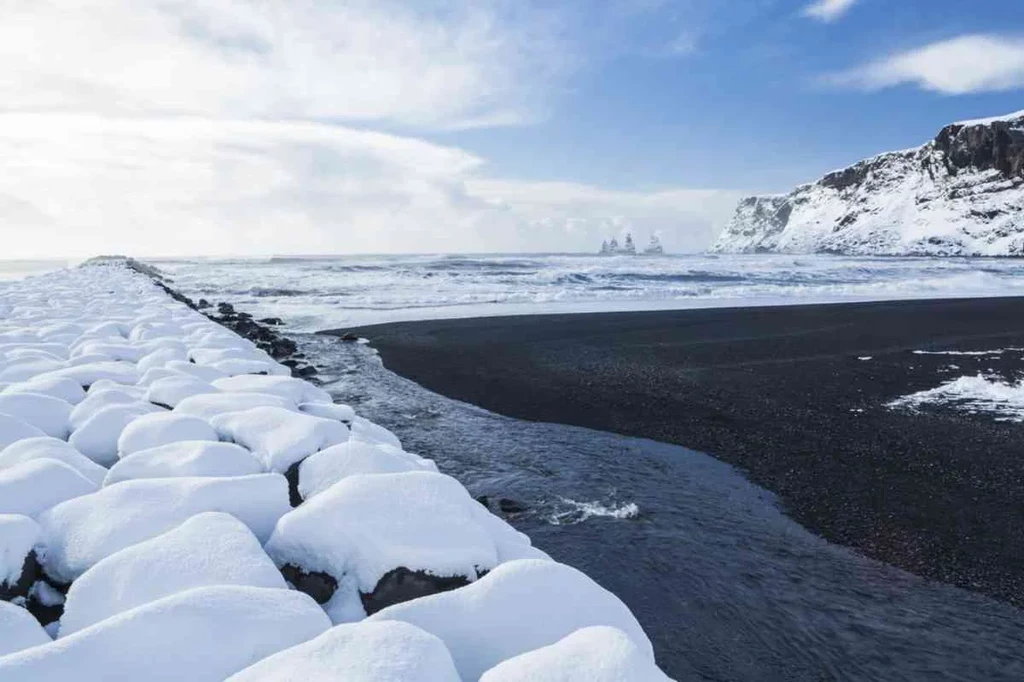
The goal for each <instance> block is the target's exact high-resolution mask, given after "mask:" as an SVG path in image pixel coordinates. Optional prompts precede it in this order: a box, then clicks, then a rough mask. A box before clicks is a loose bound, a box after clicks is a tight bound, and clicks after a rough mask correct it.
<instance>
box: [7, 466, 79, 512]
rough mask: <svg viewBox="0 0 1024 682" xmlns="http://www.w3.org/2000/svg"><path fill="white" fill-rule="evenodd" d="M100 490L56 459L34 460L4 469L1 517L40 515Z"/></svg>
mask: <svg viewBox="0 0 1024 682" xmlns="http://www.w3.org/2000/svg"><path fill="white" fill-rule="evenodd" d="M95 490H96V484H95V483H93V482H92V481H90V480H89V479H88V478H86V477H85V476H83V475H82V474H80V473H78V471H77V470H76V469H74V468H73V467H70V466H68V465H67V464H65V463H64V462H61V461H58V460H55V459H32V460H29V461H27V462H22V463H21V464H16V465H14V466H12V467H10V468H7V469H0V514H24V515H25V516H36V515H38V514H41V513H42V512H44V511H46V510H47V509H49V508H50V507H53V506H55V505H58V504H60V503H61V502H64V501H65V500H70V499H72V498H75V497H80V496H82V495H88V494H89V493H91V492H93V491H95Z"/></svg>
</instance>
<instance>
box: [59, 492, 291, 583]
mask: <svg viewBox="0 0 1024 682" xmlns="http://www.w3.org/2000/svg"><path fill="white" fill-rule="evenodd" d="M289 509H291V506H290V505H289V503H288V482H287V481H286V480H285V478H284V477H283V476H280V475H277V474H260V475H257V476H240V477H237V478H154V479H143V480H135V481H122V482H121V483H118V484H117V485H112V486H109V487H106V488H102V489H100V490H99V491H98V492H96V493H93V494H91V495H86V496H84V497H79V498H77V499H73V500H69V501H67V502H64V503H63V504H60V505H57V506H56V507H54V508H53V509H51V510H50V511H48V512H46V513H45V514H43V515H42V516H40V518H39V525H40V526H42V528H43V544H44V546H45V548H46V551H45V557H44V558H43V561H42V563H43V567H44V569H45V571H46V573H47V574H48V575H49V576H50V577H51V578H53V579H54V580H56V581H58V582H61V583H70V582H72V581H73V580H75V579H76V578H78V576H80V575H82V574H83V573H84V572H85V571H87V570H88V569H89V568H91V567H92V566H94V565H95V564H96V563H98V562H99V561H100V560H102V559H104V558H106V557H108V556H110V555H111V554H113V553H114V552H117V551H119V550H121V549H124V548H125V547H130V546H131V545H134V544H136V543H138V542H142V541H143V540H148V539H149V538H152V537H155V536H157V535H160V534H161V533H165V532H167V531H168V530H170V529H172V528H174V527H175V526H178V525H180V524H181V523H183V522H184V521H185V520H187V519H188V518H189V517H191V516H194V515H196V514H199V513H202V512H205V511H223V512H227V513H229V514H231V515H232V516H234V517H235V518H237V519H238V520H239V521H241V522H242V523H244V524H245V525H247V526H248V527H249V529H250V530H252V531H253V533H255V535H256V537H257V538H259V539H260V541H261V542H263V541H265V540H266V538H267V537H269V535H270V533H271V531H272V530H273V528H274V524H275V523H276V522H277V520H278V519H279V518H280V517H281V516H282V515H283V514H284V513H285V512H286V511H288V510H289Z"/></svg>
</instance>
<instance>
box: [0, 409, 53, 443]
mask: <svg viewBox="0 0 1024 682" xmlns="http://www.w3.org/2000/svg"><path fill="white" fill-rule="evenodd" d="M45 435H46V434H45V433H43V432H42V431H40V430H39V429H37V428H36V427H34V426H32V425H31V424H27V423H25V422H23V421H22V420H20V419H18V418H17V417H12V416H11V415H9V414H4V413H2V412H0V448H6V447H7V446H8V445H10V444H11V443H15V442H17V441H19V440H22V439H23V438H36V437H38V436H45Z"/></svg>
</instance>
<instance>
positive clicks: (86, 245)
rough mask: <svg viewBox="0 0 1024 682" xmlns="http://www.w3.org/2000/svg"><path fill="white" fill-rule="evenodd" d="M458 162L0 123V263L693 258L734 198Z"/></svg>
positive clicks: (50, 122)
mask: <svg viewBox="0 0 1024 682" xmlns="http://www.w3.org/2000/svg"><path fill="white" fill-rule="evenodd" d="M483 171H484V165H483V162H482V160H480V159H479V158H477V157H475V156H473V155H472V154H468V153H466V152H465V151H462V150H460V149H456V148H452V147H445V146H440V145H436V144H432V143H429V142H424V141H422V140H417V139H414V138H408V137H400V136H395V135H387V134H382V133H376V132H369V131H364V130H357V129H351V128H346V127H341V126H336V125H323V124H315V123H287V122H282V123H268V122H254V121H225V120H221V121H211V120H209V119H189V118H179V119H172V118H165V119H152V118H148V119H112V118H109V117H101V116H95V115H77V114H50V115H35V114H33V115H29V114H6V115H0V218H2V222H0V238H2V239H3V243H4V256H5V257H9V258H38V257H45V256H48V255H54V254H56V253H59V254H61V255H69V256H88V255H91V254H95V253H103V252H127V253H132V254H136V255H142V256H145V255H152V256H158V255H194V254H220V255H262V254H273V253H305V254H310V253H350V252H364V253H380V252H417V251H419V252H422V251H428V252H439V251H467V250H468V251H494V250H508V251H560V250H576V249H581V248H583V249H589V248H592V247H593V245H594V244H595V243H598V244H599V243H600V240H601V239H602V238H604V237H606V236H608V235H609V234H611V233H613V232H617V231H622V230H625V229H632V230H634V231H636V232H638V233H644V234H646V233H647V232H650V231H655V230H657V231H660V232H661V233H662V234H663V236H664V237H665V241H666V244H667V245H668V246H670V247H672V248H675V249H679V250H686V249H697V248H702V247H703V246H705V245H706V243H707V240H708V239H709V238H710V234H711V230H712V226H713V225H714V224H716V223H720V222H721V221H723V220H725V219H726V218H727V217H728V215H729V213H730V212H731V209H732V207H733V206H734V205H735V201H736V199H738V195H736V194H735V193H730V192H713V191H676V192H672V191H666V192H652V193H642V192H636V193H632V192H615V191H606V190H600V189H596V188H593V187H588V186H585V185H575V184H566V183H526V182H511V181H500V180H488V179H486V178H485V177H484V175H483Z"/></svg>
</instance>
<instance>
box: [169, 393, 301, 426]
mask: <svg viewBox="0 0 1024 682" xmlns="http://www.w3.org/2000/svg"><path fill="white" fill-rule="evenodd" d="M254 407H280V408H281V409H285V410H293V411H294V410H296V407H295V403H293V402H292V401H290V400H287V399H285V398H282V397H280V396H276V395H271V394H269V393H236V392H231V393H207V394H203V395H195V396H192V397H191V398H185V399H184V400H182V401H181V402H180V403H178V404H177V405H176V406H175V408H174V411H175V412H176V413H178V414H190V415H192V416H193V417H199V418H200V419H205V420H206V421H212V420H213V418H214V417H216V416H218V415H221V414H229V413H231V412H244V411H245V410H251V409H252V408H254Z"/></svg>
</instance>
